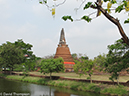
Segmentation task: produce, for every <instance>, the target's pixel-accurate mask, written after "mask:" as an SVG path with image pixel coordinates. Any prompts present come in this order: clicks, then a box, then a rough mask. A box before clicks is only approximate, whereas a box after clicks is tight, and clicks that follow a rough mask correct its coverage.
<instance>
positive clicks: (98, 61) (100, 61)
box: [93, 54, 106, 71]
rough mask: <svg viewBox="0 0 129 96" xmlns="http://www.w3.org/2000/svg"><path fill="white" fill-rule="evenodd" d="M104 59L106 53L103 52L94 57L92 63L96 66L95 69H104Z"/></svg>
mask: <svg viewBox="0 0 129 96" xmlns="http://www.w3.org/2000/svg"><path fill="white" fill-rule="evenodd" d="M105 61H106V55H105V54H102V55H101V54H100V55H98V56H97V57H95V58H94V61H93V62H94V65H95V67H96V69H98V70H99V71H102V70H103V69H104V67H105V66H104V64H105Z"/></svg>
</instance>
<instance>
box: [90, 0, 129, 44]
mask: <svg viewBox="0 0 129 96" xmlns="http://www.w3.org/2000/svg"><path fill="white" fill-rule="evenodd" d="M95 4H96V6H97V7H96V6H94V5H91V8H94V9H98V10H99V11H101V12H102V13H103V15H104V16H105V17H106V18H107V19H108V20H110V21H111V22H112V23H114V24H115V25H116V26H117V27H118V29H119V32H120V34H121V36H122V39H123V41H124V43H126V44H127V45H129V39H128V37H127V36H126V34H125V32H124V30H123V28H122V26H121V24H120V22H119V20H118V19H115V18H114V17H112V16H111V15H110V14H108V13H107V11H106V10H105V9H103V8H102V7H101V4H100V3H99V2H95Z"/></svg>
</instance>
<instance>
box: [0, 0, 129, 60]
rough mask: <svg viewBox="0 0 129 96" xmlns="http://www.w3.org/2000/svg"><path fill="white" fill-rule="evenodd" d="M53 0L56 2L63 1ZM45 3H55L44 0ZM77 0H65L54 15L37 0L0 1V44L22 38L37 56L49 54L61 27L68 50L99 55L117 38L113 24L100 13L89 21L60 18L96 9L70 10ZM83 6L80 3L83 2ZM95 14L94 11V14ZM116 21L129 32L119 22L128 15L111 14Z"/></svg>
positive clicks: (53, 48) (117, 32) (118, 34)
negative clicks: (71, 20)
mask: <svg viewBox="0 0 129 96" xmlns="http://www.w3.org/2000/svg"><path fill="white" fill-rule="evenodd" d="M58 1H59V0H58ZM58 1H56V4H58V3H61V2H63V0H60V1H59V2H58ZM48 4H49V5H50V6H52V5H53V4H55V2H53V0H48ZM80 4H81V0H67V1H66V2H65V3H64V4H63V5H60V6H58V7H57V8H56V11H55V12H56V13H55V17H53V16H52V14H51V11H49V10H48V8H47V7H46V6H45V5H42V4H39V1H38V0H0V44H3V43H5V42H6V41H10V42H15V41H17V40H18V39H22V40H23V41H24V42H25V43H29V44H32V45H33V48H32V51H33V52H34V54H35V55H36V56H38V57H44V56H48V55H53V54H55V53H56V48H57V46H58V43H59V39H60V33H61V29H62V28H64V32H65V38H66V43H67V44H68V46H69V48H70V52H71V54H72V53H77V54H79V53H81V54H86V55H87V56H88V57H89V58H91V59H93V58H94V57H96V56H98V55H99V54H103V53H105V54H107V53H108V49H107V46H108V45H111V44H113V43H114V42H115V41H116V40H118V39H120V38H121V35H120V33H119V31H118V29H117V27H116V26H115V25H114V24H113V23H111V22H110V21H109V20H108V19H106V18H105V17H104V16H103V15H101V16H99V17H97V18H94V19H93V20H92V21H91V22H90V23H87V22H86V21H84V20H79V21H74V22H70V21H63V20H62V19H61V18H62V16H65V15H71V16H72V17H73V18H75V19H78V18H81V17H82V16H83V15H87V14H90V13H92V12H94V11H96V10H93V11H92V10H88V11H87V10H85V11H84V10H83V7H82V8H80V9H79V10H78V11H77V12H76V11H75V10H74V9H75V8H77V7H79V6H80ZM83 6H84V5H83ZM95 15H96V14H95ZM111 15H113V16H114V17H115V18H118V19H119V20H120V23H121V24H122V27H123V29H124V31H125V33H126V34H127V36H128V35H129V31H128V29H129V27H128V26H129V25H128V24H123V22H124V20H125V19H127V18H128V15H127V14H126V13H125V12H124V11H123V12H122V13H121V14H114V13H112V14H111Z"/></svg>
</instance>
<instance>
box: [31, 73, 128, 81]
mask: <svg viewBox="0 0 129 96" xmlns="http://www.w3.org/2000/svg"><path fill="white" fill-rule="evenodd" d="M29 74H36V75H44V74H43V73H40V72H29ZM45 76H49V74H45ZM52 76H61V77H65V78H74V79H87V77H89V76H88V75H82V76H81V77H80V76H79V75H78V74H76V73H52ZM109 77H110V75H92V80H101V81H110V80H109ZM128 80H129V76H120V77H119V82H127V81H128Z"/></svg>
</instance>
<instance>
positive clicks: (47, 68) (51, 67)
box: [40, 58, 64, 79]
mask: <svg viewBox="0 0 129 96" xmlns="http://www.w3.org/2000/svg"><path fill="white" fill-rule="evenodd" d="M63 62H64V61H63V59H62V58H56V59H43V60H42V61H41V63H40V72H41V73H44V74H46V73H50V79H52V78H51V75H52V73H53V72H61V71H64V64H63Z"/></svg>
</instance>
